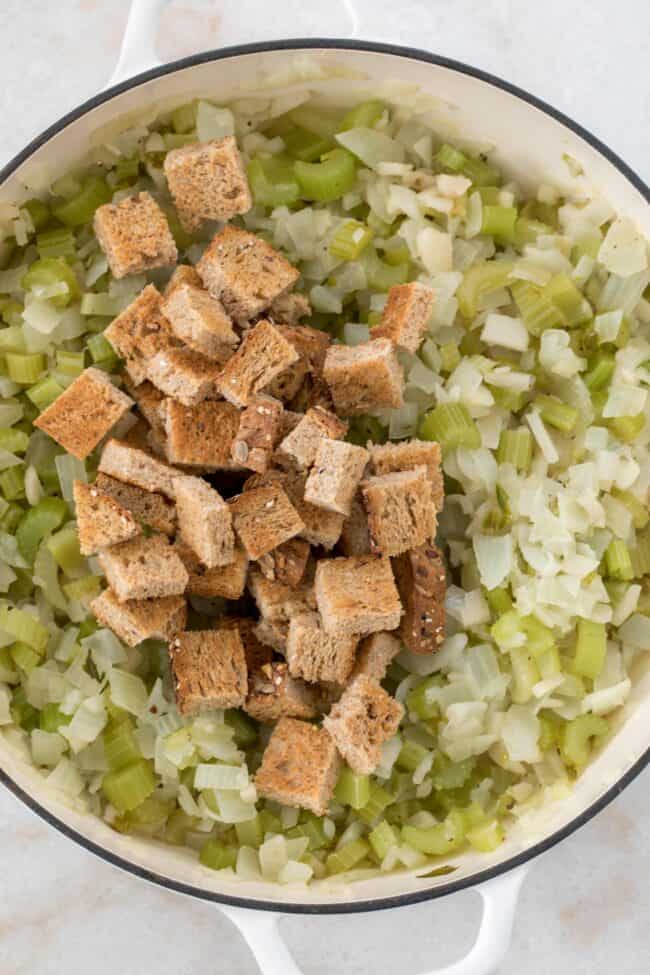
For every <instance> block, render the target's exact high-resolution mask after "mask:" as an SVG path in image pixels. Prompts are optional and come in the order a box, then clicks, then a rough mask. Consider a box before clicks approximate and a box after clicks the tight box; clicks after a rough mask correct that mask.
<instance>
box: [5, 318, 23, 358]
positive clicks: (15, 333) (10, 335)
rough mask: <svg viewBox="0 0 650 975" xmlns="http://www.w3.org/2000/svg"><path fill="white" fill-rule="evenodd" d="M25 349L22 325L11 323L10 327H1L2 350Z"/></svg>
mask: <svg viewBox="0 0 650 975" xmlns="http://www.w3.org/2000/svg"><path fill="white" fill-rule="evenodd" d="M21 320H22V319H21ZM24 351H25V336H24V334H23V329H22V325H10V326H9V328H2V329H0V352H24Z"/></svg>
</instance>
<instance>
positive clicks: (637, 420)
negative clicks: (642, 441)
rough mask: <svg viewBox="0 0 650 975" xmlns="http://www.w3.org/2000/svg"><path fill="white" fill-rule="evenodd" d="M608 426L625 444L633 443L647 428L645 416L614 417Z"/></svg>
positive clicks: (609, 420) (640, 414) (608, 421)
mask: <svg viewBox="0 0 650 975" xmlns="http://www.w3.org/2000/svg"><path fill="white" fill-rule="evenodd" d="M607 426H608V427H609V429H610V430H611V431H612V433H613V434H614V436H615V437H618V439H619V440H622V441H623V443H633V441H634V440H636V438H637V437H638V436H639V434H640V433H641V431H642V430H643V428H644V427H645V416H644V414H643V413H639V414H638V415H637V416H613V417H611V419H608V420H607Z"/></svg>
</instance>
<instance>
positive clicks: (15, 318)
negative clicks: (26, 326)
mask: <svg viewBox="0 0 650 975" xmlns="http://www.w3.org/2000/svg"><path fill="white" fill-rule="evenodd" d="M2 319H3V321H5V322H6V323H7V325H9V327H10V328H13V329H20V333H19V334H20V336H21V339H22V344H21V345H19V346H17V348H16V351H17V352H20V351H22V350H23V349H24V348H25V340H24V338H23V335H22V324H23V306H22V305H21V304H20V302H19V301H15V300H14V299H13V298H7V300H6V301H4V302H3V306H2ZM15 334H16V333H15V332H13V333H10V332H9V329H4V330H3V332H2V336H3V339H4V341H3V342H2V345H1V346H0V348H7V346H8V344H9V343H10V342H11V340H12V338H13V337H14V336H15Z"/></svg>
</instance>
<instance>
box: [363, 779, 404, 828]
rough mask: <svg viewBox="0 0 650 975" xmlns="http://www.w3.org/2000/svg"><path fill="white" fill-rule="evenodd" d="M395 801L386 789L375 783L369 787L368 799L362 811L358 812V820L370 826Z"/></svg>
mask: <svg viewBox="0 0 650 975" xmlns="http://www.w3.org/2000/svg"><path fill="white" fill-rule="evenodd" d="M394 801H395V797H394V796H393V794H392V793H391V792H389V791H388V790H387V789H384V788H383V787H382V786H381V785H379V784H378V783H377V782H372V783H371V785H370V798H369V799H368V802H367V803H366V804H365V806H364V807H363V809H359V810H358V813H357V815H358V817H359V819H360V820H361V821H362V822H364V823H366V824H367V825H370V824H371V823H374V821H375V820H376V819H377V817H378V816H380V815H381V814H382V813H383V811H384V810H385V809H386V808H387V807H388V806H390V805H391V804H392V803H393V802H394Z"/></svg>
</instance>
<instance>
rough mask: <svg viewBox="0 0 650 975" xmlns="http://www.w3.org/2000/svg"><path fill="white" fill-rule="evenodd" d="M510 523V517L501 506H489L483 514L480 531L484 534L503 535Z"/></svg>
mask: <svg viewBox="0 0 650 975" xmlns="http://www.w3.org/2000/svg"><path fill="white" fill-rule="evenodd" d="M511 525H512V519H511V518H510V516H509V515H508V514H506V512H505V511H502V510H501V508H490V509H489V510H488V511H487V512H486V514H485V515H484V516H483V520H482V522H481V531H482V533H483V534H484V535H505V534H506V533H507V532H508V531H509V530H510V527H511Z"/></svg>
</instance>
